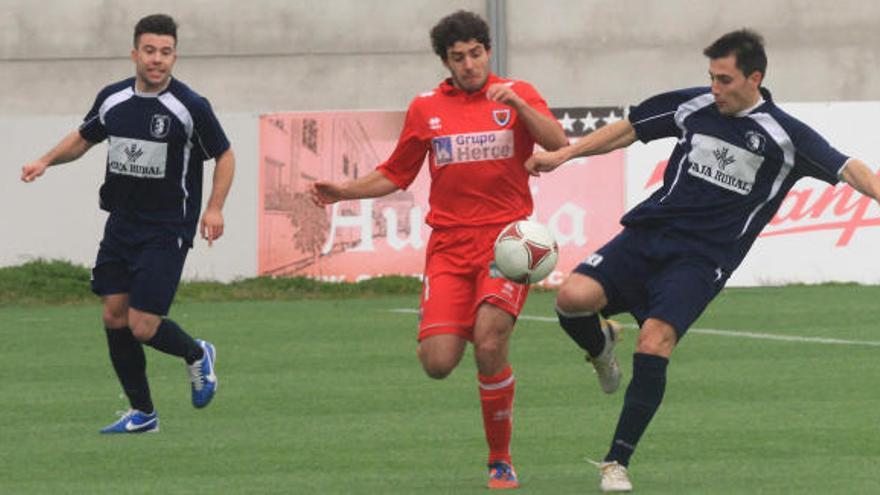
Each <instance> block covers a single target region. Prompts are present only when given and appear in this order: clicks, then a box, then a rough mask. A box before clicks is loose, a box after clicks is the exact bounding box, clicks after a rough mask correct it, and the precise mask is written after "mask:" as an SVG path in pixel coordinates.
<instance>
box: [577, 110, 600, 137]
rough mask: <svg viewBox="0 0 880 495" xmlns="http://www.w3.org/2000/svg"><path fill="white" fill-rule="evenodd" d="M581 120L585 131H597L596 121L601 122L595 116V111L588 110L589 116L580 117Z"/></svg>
mask: <svg viewBox="0 0 880 495" xmlns="http://www.w3.org/2000/svg"><path fill="white" fill-rule="evenodd" d="M578 120H580V121H581V124H583V126H584V132H587V131H595V130H596V122H599V119H597V118H596V117H593V112H587V116H586V117H584V118H582V119H578Z"/></svg>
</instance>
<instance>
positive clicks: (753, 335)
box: [389, 308, 880, 347]
mask: <svg viewBox="0 0 880 495" xmlns="http://www.w3.org/2000/svg"><path fill="white" fill-rule="evenodd" d="M389 311H391V312H392V313H418V310H415V309H403V308H400V309H392V310H389ZM519 319H520V320H530V321H545V322H553V323H555V322H556V321H557V319H556V318H554V317H549V316H529V315H520V316H519ZM624 326H625V327H627V328H636V326H635V325H631V324H630V325H624ZM688 333H697V334H705V335H721V336H723V337H739V338H743V339H758V340H781V341H785V342H807V343H811V344H827V345H862V346H870V347H880V342H875V341H870V340H844V339H828V338H824V337H800V336H797V335H779V334H775V333H760V332H747V331H740V330H719V329H716V328H691V329H690V330H688Z"/></svg>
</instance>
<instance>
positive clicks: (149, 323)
mask: <svg viewBox="0 0 880 495" xmlns="http://www.w3.org/2000/svg"><path fill="white" fill-rule="evenodd" d="M160 323H162V318H161V317H159V316H156V315H153V314H149V313H144V312H141V311H136V310H130V311H129V313H128V326H129V328H131V334H132V335H134V338H136V339H137V340H139V341H140V342H146V341H148V340H150V339H152V338H153V336H154V335H156V330H157V329H158V328H159V324H160Z"/></svg>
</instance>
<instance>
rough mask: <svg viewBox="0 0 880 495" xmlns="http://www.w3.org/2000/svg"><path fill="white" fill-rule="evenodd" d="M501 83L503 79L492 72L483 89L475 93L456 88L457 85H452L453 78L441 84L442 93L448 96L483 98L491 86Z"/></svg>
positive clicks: (448, 78)
mask: <svg viewBox="0 0 880 495" xmlns="http://www.w3.org/2000/svg"><path fill="white" fill-rule="evenodd" d="M499 82H503V81H502V80H501V78H500V77H498V76H496V75H495V74H494V73H492V72H490V73H489V77H487V78H486V84H484V85H483V87H482V88H480V89H479V90H478V91H474V92H473V93H468V92H466V91H462V90H461V89H459V88H456V87H455V85H454V84H452V78H451V77H447V78H446V79H444V80H443V82H441V83H440V92H441V93H443V94H445V95H448V96H470V97H473V96H482V95H485V94H486V90H487V89H489V86H491V85H493V84H495V83H499Z"/></svg>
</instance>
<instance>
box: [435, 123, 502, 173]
mask: <svg viewBox="0 0 880 495" xmlns="http://www.w3.org/2000/svg"><path fill="white" fill-rule="evenodd" d="M432 145H433V148H434V163H436V164H437V166H438V167H440V166H443V165H449V164H452V163H469V162H481V161H486V160H504V159H507V158H512V157H513V153H514V149H513V131H511V130H509V129H508V130H503V131H489V132H471V133H467V134H453V135H449V136H437V137H435V138H434V139H433V140H432Z"/></svg>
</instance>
